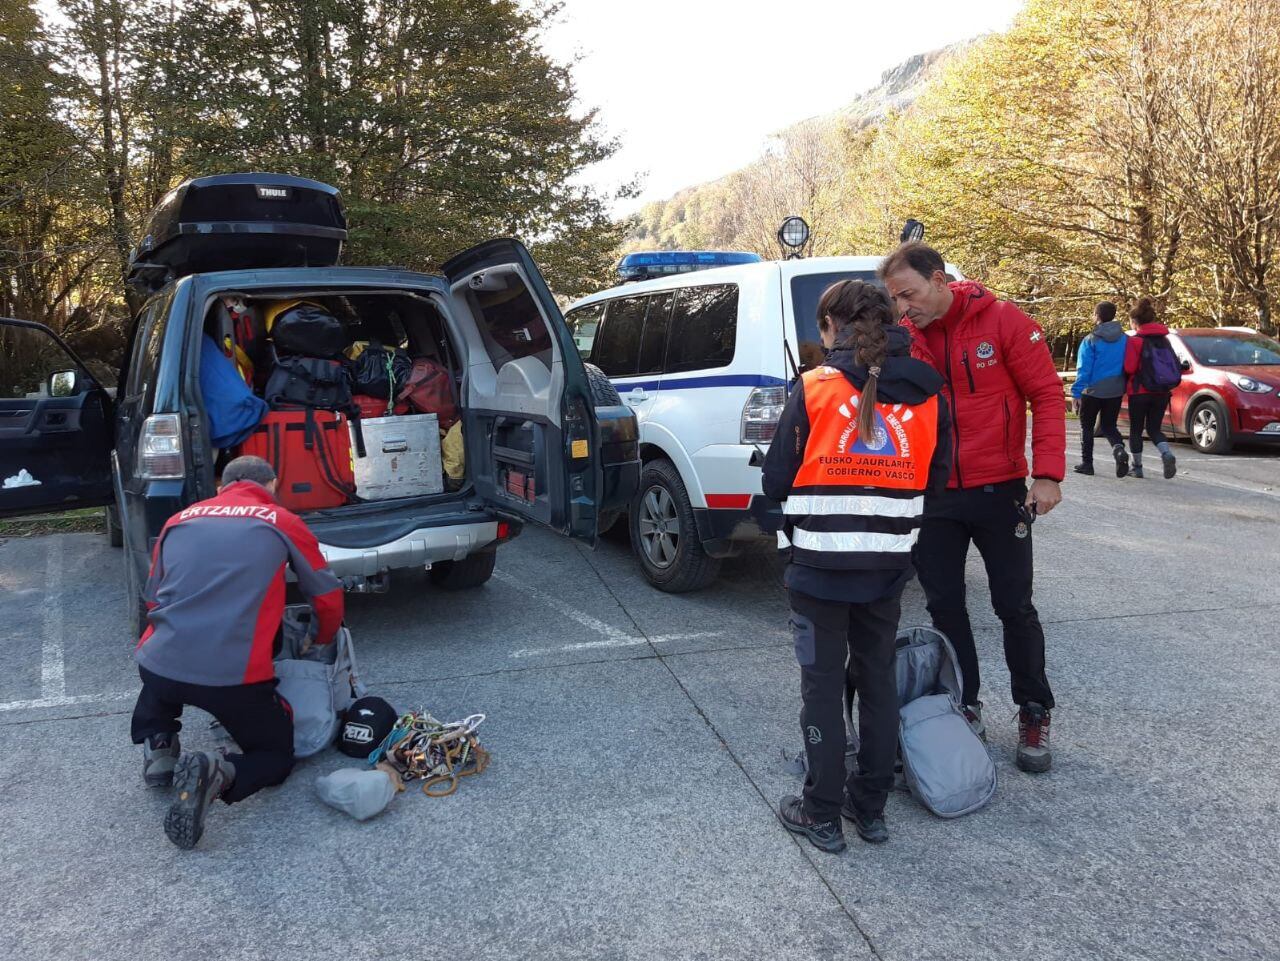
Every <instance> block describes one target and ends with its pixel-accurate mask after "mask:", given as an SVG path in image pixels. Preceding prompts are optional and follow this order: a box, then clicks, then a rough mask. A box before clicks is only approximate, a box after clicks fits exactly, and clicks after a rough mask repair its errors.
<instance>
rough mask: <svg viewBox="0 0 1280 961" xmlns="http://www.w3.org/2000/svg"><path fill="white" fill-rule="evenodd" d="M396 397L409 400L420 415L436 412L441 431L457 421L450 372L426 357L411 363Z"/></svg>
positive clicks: (456, 409)
mask: <svg viewBox="0 0 1280 961" xmlns="http://www.w3.org/2000/svg"><path fill="white" fill-rule="evenodd" d="M396 400H402V401H408V402H409V403H410V404H412V405H413V407H414V409H415V410H417V411H418V412H419V413H421V414H435V415H436V418H437V419H438V420H439V422H440V429H441V430H448V429H449V428H450V427H452V426H453V425H454V424H456V423H457V422H458V408H457V405H456V404H454V402H453V385H452V384H451V383H450V377H449V372H448V371H447V370H446V369H445V368H444V367H442V366H441V365H440V364H438V363H436V362H435V361H434V360H431V359H430V358H428V357H419V358H418V359H417V360H415V361H414V362H413V370H412V371H411V372H410V374H409V380H408V382H407V383H406V384H405V385H404V387H402V388H401V389H400V393H399V394H397V395H396Z"/></svg>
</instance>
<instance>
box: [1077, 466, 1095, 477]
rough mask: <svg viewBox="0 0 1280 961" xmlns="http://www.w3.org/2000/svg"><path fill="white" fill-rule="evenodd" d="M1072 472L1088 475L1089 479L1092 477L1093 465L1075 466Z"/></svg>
mask: <svg viewBox="0 0 1280 961" xmlns="http://www.w3.org/2000/svg"><path fill="white" fill-rule="evenodd" d="M1073 470H1074V471H1075V472H1076V473H1077V474H1088V475H1089V476H1090V477H1092V476H1093V465H1092V464H1076V466H1075V467H1074V468H1073Z"/></svg>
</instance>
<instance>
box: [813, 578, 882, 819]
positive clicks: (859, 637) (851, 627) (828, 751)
mask: <svg viewBox="0 0 1280 961" xmlns="http://www.w3.org/2000/svg"><path fill="white" fill-rule="evenodd" d="M790 597H791V630H792V634H793V636H794V638H795V647H796V660H797V661H798V662H799V664H800V695H801V698H802V699H803V701H804V706H803V707H802V708H801V711H800V728H801V730H802V732H803V733H804V743H805V752H806V754H808V756H809V774H808V776H807V777H806V778H805V782H804V801H805V810H806V811H807V812H808V814H809V816H810V817H813V818H815V819H817V820H819V821H833V820H835V819H836V818H838V817H840V808H841V805H842V804H843V802H844V796H845V793H846V792H848V794H849V797H850V799H851V800H852V801H853V805H854V807H855V808H856V809H857V810H858V811H859V812H860V813H862V814H864V815H876V816H878V815H880V814H881V813H882V812H883V811H884V804H885V801H886V800H887V799H888V797H889V791H890V790H892V788H893V765H894V761H895V760H896V759H897V756H898V684H897V681H896V680H895V678H894V671H893V651H894V642H895V640H896V638H897V634H898V618H899V616H900V614H901V612H902V601H901V597H900V595H897V594H895V595H894V596H892V597H888V598H885V599H883V600H879V601H872V602H870V603H866V604H851V603H846V602H842V601H824V600H820V599H819V598H816V597H810V596H809V595H808V594H800V593H797V592H796V591H791V592H790ZM846 690H847V692H848V696H849V697H850V698H852V697H853V696H854V692H855V691H856V692H857V696H858V738H859V741H860V743H859V747H858V767H857V770H853V771H846V770H845V763H844V755H845V741H846V739H845V725H844V718H845V693H846Z"/></svg>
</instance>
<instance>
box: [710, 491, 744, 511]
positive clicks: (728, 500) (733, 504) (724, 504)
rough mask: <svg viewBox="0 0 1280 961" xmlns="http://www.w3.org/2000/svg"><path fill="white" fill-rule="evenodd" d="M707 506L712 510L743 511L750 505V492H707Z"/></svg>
mask: <svg viewBox="0 0 1280 961" xmlns="http://www.w3.org/2000/svg"><path fill="white" fill-rule="evenodd" d="M707 506H708V507H710V508H712V509H713V510H739V511H745V510H746V509H747V508H748V507H750V506H751V495H750V494H708V495H707Z"/></svg>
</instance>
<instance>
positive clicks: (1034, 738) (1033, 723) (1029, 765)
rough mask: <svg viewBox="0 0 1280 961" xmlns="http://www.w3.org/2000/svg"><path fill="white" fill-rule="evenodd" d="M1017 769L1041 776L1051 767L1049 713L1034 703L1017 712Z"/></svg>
mask: <svg viewBox="0 0 1280 961" xmlns="http://www.w3.org/2000/svg"><path fill="white" fill-rule="evenodd" d="M1017 764H1018V767H1019V768H1021V769H1022V770H1024V771H1027V772H1029V773H1031V774H1043V773H1044V772H1045V771H1047V770H1049V768H1050V767H1051V766H1052V765H1053V755H1052V754H1051V753H1050V752H1049V711H1048V709H1046V708H1045V707H1043V706H1041V705H1039V704H1036V703H1035V702H1034V701H1033V702H1031V703H1030V704H1027V705H1026V706H1025V707H1023V708H1022V710H1020V711H1019V712H1018V757H1017Z"/></svg>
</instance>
